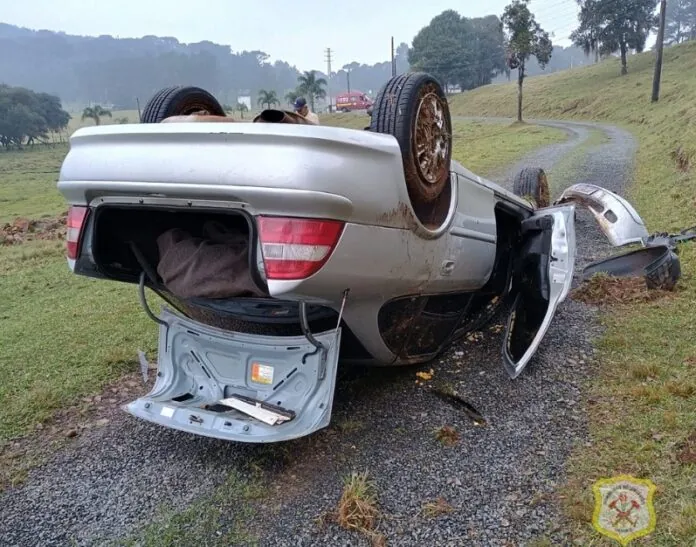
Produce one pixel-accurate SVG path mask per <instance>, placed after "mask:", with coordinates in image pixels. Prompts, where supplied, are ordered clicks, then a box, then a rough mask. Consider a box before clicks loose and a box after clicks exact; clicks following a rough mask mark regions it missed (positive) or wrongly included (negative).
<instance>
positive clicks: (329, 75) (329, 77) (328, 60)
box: [326, 47, 333, 112]
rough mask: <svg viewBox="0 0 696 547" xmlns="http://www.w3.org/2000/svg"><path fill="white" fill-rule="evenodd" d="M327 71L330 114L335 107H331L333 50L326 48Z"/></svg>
mask: <svg viewBox="0 0 696 547" xmlns="http://www.w3.org/2000/svg"><path fill="white" fill-rule="evenodd" d="M326 70H327V76H328V78H327V80H326V91H327V94H328V96H329V112H333V106H332V105H331V48H330V47H327V48H326Z"/></svg>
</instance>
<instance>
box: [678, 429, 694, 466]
mask: <svg viewBox="0 0 696 547" xmlns="http://www.w3.org/2000/svg"><path fill="white" fill-rule="evenodd" d="M677 460H679V461H680V462H681V463H683V464H685V465H689V464H696V431H694V432H693V433H692V434H691V436H690V437H689V438H688V439H687V440H686V441H685V442H684V443H683V444H682V445H681V447H680V448H679V452H677Z"/></svg>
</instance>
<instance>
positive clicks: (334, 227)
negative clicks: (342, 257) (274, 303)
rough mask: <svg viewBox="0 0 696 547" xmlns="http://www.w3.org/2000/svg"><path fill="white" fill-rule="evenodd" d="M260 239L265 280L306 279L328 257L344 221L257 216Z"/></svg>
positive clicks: (317, 269)
mask: <svg viewBox="0 0 696 547" xmlns="http://www.w3.org/2000/svg"><path fill="white" fill-rule="evenodd" d="M258 221H259V238H260V240H261V249H262V252H263V263H264V265H265V267H266V277H267V278H268V279H306V278H307V277H309V276H310V275H312V274H315V273H316V272H318V271H319V269H320V268H321V267H322V266H323V265H324V264H325V263H326V261H327V260H328V259H329V257H330V256H331V253H332V252H333V250H334V248H335V247H336V244H337V243H338V240H339V238H340V237H341V232H342V231H343V222H338V221H335V220H313V219H304V218H284V217H259V219H258Z"/></svg>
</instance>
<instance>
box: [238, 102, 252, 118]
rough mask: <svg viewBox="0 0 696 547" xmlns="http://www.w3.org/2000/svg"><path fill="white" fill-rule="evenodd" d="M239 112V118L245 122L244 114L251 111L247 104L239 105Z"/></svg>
mask: <svg viewBox="0 0 696 547" xmlns="http://www.w3.org/2000/svg"><path fill="white" fill-rule="evenodd" d="M236 109H237V112H239V117H240V118H241V119H242V120H243V119H244V113H245V112H248V111H249V107H248V106H247V105H246V103H237V107H236Z"/></svg>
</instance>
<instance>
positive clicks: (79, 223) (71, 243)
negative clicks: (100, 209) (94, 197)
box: [66, 205, 89, 260]
mask: <svg viewBox="0 0 696 547" xmlns="http://www.w3.org/2000/svg"><path fill="white" fill-rule="evenodd" d="M88 210H89V209H88V208H87V207H81V206H77V205H72V206H70V209H68V222H67V236H66V240H67V243H66V247H67V254H68V258H69V259H71V260H76V259H77V254H78V252H79V246H80V236H81V235H82V228H83V227H84V224H85V219H86V218H87V211H88Z"/></svg>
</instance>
